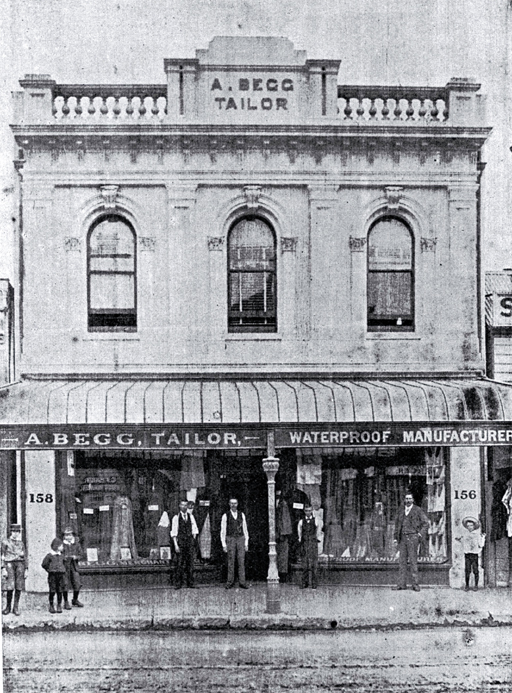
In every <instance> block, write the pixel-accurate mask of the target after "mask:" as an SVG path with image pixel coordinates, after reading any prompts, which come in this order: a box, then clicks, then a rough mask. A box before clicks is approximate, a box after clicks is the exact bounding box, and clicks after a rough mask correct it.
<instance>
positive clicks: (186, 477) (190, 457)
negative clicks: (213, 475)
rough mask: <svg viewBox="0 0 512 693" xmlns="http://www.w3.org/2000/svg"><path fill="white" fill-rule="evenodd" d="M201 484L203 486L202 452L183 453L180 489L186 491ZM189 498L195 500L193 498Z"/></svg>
mask: <svg viewBox="0 0 512 693" xmlns="http://www.w3.org/2000/svg"><path fill="white" fill-rule="evenodd" d="M203 486H205V480H204V462H203V453H202V452H200V453H199V454H185V455H183V457H182V459H181V479H180V489H181V490H182V491H188V490H190V489H197V488H199V487H203ZM190 500H195V498H191V499H190Z"/></svg>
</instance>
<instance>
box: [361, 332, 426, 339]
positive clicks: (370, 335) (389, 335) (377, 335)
mask: <svg viewBox="0 0 512 693" xmlns="http://www.w3.org/2000/svg"><path fill="white" fill-rule="evenodd" d="M366 339H374V340H379V341H382V340H386V339H408V340H410V341H419V340H420V339H421V337H420V335H418V334H417V333H416V332H388V331H386V332H367V333H366Z"/></svg>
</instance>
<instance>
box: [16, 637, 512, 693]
mask: <svg viewBox="0 0 512 693" xmlns="http://www.w3.org/2000/svg"><path fill="white" fill-rule="evenodd" d="M3 647H4V690H5V691H6V692H9V693H10V692H12V693H25V692H29V691H30V692H31V693H32V692H33V691H38V693H60V692H61V691H69V692H71V691H73V692H74V693H91V692H92V691H116V693H125V692H126V693H128V692H132V691H148V692H149V691H151V692H153V691H165V692H166V693H174V691H179V692H180V693H202V692H203V691H204V692H205V693H207V692H211V693H216V692H220V691H222V692H223V693H229V692H230V691H236V693H245V692H247V693H254V692H255V691H256V692H259V691H272V693H280V692H281V691H283V692H284V691H287V692H292V691H307V692H308V693H316V692H317V691H341V692H342V691H349V692H352V691H353V692H354V693H356V692H357V693H369V692H370V691H371V693H387V692H389V693H402V692H405V691H407V692H408V693H411V691H413V692H414V693H419V692H424V693H441V692H442V693H451V692H452V691H457V692H458V693H460V692H465V691H468V692H469V691H471V692H472V693H479V692H480V691H482V692H483V691H485V692H486V693H490V692H492V693H497V692H500V693H510V692H511V691H512V628H511V627H499V628H498V627H494V628H469V627H449V628H430V629H425V630H390V631H385V630H373V631H341V630H336V631H332V632H329V631H327V632H325V631H324V632H315V631H309V632H292V631H290V632H265V631H255V632H250V631H237V632H232V631H231V632H229V631H228V632H226V631H191V630H184V631H166V632H163V631H162V632H158V631H156V632H155V631H146V632H119V631H117V632H98V631H95V632H67V633H66V632H44V631H40V632H26V633H22V632H13V633H6V634H4V638H3Z"/></svg>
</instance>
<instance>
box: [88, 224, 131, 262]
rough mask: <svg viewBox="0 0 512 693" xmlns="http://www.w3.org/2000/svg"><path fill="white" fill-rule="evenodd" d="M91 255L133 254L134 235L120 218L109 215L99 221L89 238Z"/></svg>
mask: <svg viewBox="0 0 512 693" xmlns="http://www.w3.org/2000/svg"><path fill="white" fill-rule="evenodd" d="M89 250H90V253H91V255H127V256H129V257H133V255H134V237H133V233H132V230H131V229H130V227H129V226H128V225H127V224H126V223H125V222H124V221H122V220H121V219H117V218H116V217H109V218H108V219H105V220H104V221H102V222H100V223H99V224H98V226H96V227H95V229H94V231H93V232H92V233H91V236H90V239H89Z"/></svg>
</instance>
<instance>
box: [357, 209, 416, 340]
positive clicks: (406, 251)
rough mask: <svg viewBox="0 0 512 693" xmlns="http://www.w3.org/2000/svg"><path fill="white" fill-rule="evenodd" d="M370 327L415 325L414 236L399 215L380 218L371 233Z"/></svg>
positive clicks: (407, 327) (408, 327) (397, 328)
mask: <svg viewBox="0 0 512 693" xmlns="http://www.w3.org/2000/svg"><path fill="white" fill-rule="evenodd" d="M367 301H368V329H369V330H370V331H380V330H388V331H411V330H413V329H414V257H413V237H412V233H411V231H410V230H409V228H408V226H406V224H404V222H402V221H401V220H400V219H395V218H386V219H381V220H379V221H377V222H376V223H375V224H374V226H373V227H372V229H371V230H370V233H369V236H368V284H367Z"/></svg>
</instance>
